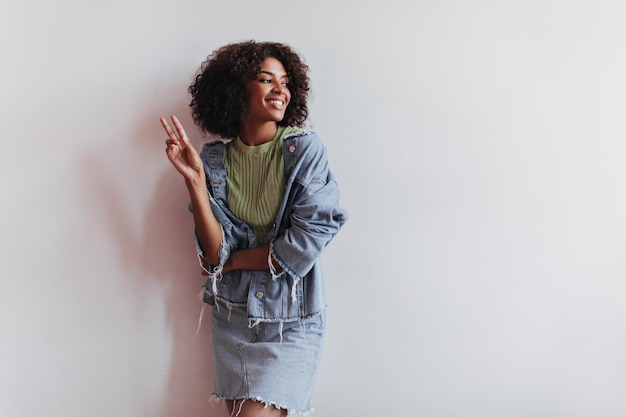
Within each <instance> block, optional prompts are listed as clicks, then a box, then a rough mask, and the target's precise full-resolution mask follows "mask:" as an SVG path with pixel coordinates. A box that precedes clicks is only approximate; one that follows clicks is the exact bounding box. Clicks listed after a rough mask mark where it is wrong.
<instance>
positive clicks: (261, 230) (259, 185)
mask: <svg viewBox="0 0 626 417" xmlns="http://www.w3.org/2000/svg"><path fill="white" fill-rule="evenodd" d="M298 130H300V129H299V128H297V127H290V126H288V127H284V126H278V131H277V132H276V135H275V136H274V138H273V139H272V140H271V141H269V142H266V143H263V144H261V145H257V146H248V145H246V144H245V143H243V141H242V140H241V138H239V137H237V138H236V139H234V140H232V141H230V142H228V143H227V144H226V152H225V154H224V165H225V167H226V184H227V193H228V209H229V210H230V211H231V212H232V213H233V214H234V215H235V216H237V217H238V218H240V219H241V220H243V221H245V222H246V223H248V224H249V225H250V226H251V227H252V229H253V230H254V233H255V234H256V237H257V239H258V241H259V242H261V241H263V239H265V236H266V235H267V234H268V233H269V231H270V230H271V229H272V226H273V224H274V220H275V218H276V215H277V214H278V209H279V208H280V203H281V202H282V198H283V194H284V193H285V186H286V178H285V167H284V163H283V152H282V145H283V138H284V137H285V136H286V135H288V134H290V133H293V132H297V131H298Z"/></svg>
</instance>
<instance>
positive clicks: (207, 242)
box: [185, 177, 222, 265]
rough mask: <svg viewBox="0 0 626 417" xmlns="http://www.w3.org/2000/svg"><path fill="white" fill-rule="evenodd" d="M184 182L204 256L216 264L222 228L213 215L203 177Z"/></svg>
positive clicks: (217, 262)
mask: <svg viewBox="0 0 626 417" xmlns="http://www.w3.org/2000/svg"><path fill="white" fill-rule="evenodd" d="M185 184H186V185H187V189H188V191H189V197H190V198H191V207H192V210H193V220H194V223H195V228H196V236H197V237H198V242H199V243H200V247H201V248H202V252H203V254H204V257H205V258H206V259H207V260H208V261H209V263H211V264H212V265H218V264H219V250H220V246H221V244H222V229H221V227H220V224H219V222H218V221H217V219H216V218H215V216H214V215H213V210H211V203H210V202H209V197H208V195H207V190H206V183H205V180H204V177H201V178H199V179H198V180H197V181H188V180H186V181H185Z"/></svg>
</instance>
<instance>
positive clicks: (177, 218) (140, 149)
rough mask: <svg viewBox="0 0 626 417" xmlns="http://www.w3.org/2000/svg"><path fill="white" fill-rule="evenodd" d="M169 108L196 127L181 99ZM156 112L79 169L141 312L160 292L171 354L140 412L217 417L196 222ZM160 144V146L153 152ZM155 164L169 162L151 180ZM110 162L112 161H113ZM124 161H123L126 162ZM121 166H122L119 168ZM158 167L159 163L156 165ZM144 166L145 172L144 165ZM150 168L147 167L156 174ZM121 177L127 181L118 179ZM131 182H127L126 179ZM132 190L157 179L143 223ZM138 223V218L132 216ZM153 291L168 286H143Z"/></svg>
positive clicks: (220, 412) (219, 409) (220, 410)
mask: <svg viewBox="0 0 626 417" xmlns="http://www.w3.org/2000/svg"><path fill="white" fill-rule="evenodd" d="M174 113H175V114H177V115H181V116H182V117H180V119H181V121H182V122H183V123H184V125H185V126H187V128H188V129H190V128H192V127H193V124H192V121H191V118H190V117H189V116H187V117H185V115H188V113H189V110H188V107H187V105H186V103H184V104H180V105H178V106H176V107H175V108H174ZM159 116H160V115H159V114H158V113H153V114H149V119H148V118H146V117H144V118H143V124H142V125H139V126H137V130H136V132H135V134H134V135H133V136H134V137H132V138H130V140H129V142H130V143H129V144H128V147H126V148H125V152H128V153H129V155H125V156H123V157H122V158H120V157H119V155H118V154H119V148H116V146H115V144H114V145H112V146H111V147H110V148H107V149H105V150H103V151H101V152H98V153H97V154H94V155H92V156H91V157H88V158H87V160H86V161H84V163H85V167H88V169H84V170H83V172H86V173H87V175H84V181H85V182H87V184H86V185H87V187H88V189H89V190H97V192H91V193H90V198H95V199H97V201H92V202H91V203H90V207H92V208H93V209H94V211H95V212H94V213H93V215H94V217H95V218H96V219H97V221H99V222H100V223H101V224H102V225H103V226H104V227H106V229H107V231H108V233H109V234H110V238H111V239H114V241H115V243H116V245H117V247H118V248H119V253H118V256H119V259H120V263H121V264H123V265H124V268H125V269H126V270H127V272H128V273H127V276H128V277H132V280H131V281H132V282H129V286H131V287H132V290H133V293H134V294H135V302H136V305H137V308H138V309H139V313H141V312H143V310H144V306H145V305H146V304H147V301H148V300H147V299H146V297H150V296H153V294H155V293H156V294H163V296H164V297H165V299H164V300H163V304H164V305H165V314H166V320H167V323H166V325H167V329H166V330H167V331H168V333H169V334H170V335H171V346H172V347H171V358H170V361H169V369H166V370H156V371H155V373H158V374H161V373H162V372H165V373H166V375H167V377H166V378H164V379H165V380H166V385H165V387H164V391H163V394H162V397H161V401H160V402H159V403H155V404H152V405H150V406H149V407H147V409H146V410H145V413H144V416H145V417H155V416H156V417H171V416H177V417H187V416H189V417H192V416H194V417H195V416H207V417H221V416H223V415H225V412H224V411H223V407H222V406H220V405H217V404H216V405H213V404H212V403H210V401H209V400H210V396H211V393H212V390H213V381H212V363H211V347H210V322H211V320H210V309H208V308H207V309H206V310H205V314H204V321H203V323H202V328H201V331H200V333H199V334H197V335H196V326H197V323H198V318H199V314H200V309H201V307H202V303H201V302H200V301H199V296H198V294H199V290H200V286H201V285H202V283H203V282H204V278H203V277H202V276H201V274H200V268H199V266H198V263H197V259H196V256H195V247H194V244H193V235H192V233H193V219H192V216H191V214H190V213H189V212H188V211H187V204H188V201H189V197H188V195H187V192H186V189H185V187H184V183H183V180H182V177H181V176H180V174H178V173H177V172H176V170H175V169H174V168H173V167H172V166H171V165H170V163H169V161H168V160H167V157H166V155H165V133H164V132H163V130H162V128H161V126H160V124H159V120H158V117H159ZM157 149H158V150H157ZM157 155H158V158H160V161H156V162H157V163H158V164H160V163H161V162H162V164H163V165H162V166H164V167H167V169H166V170H165V171H163V170H161V169H159V170H158V172H161V173H162V174H161V177H160V178H159V179H158V180H157V181H154V179H153V178H148V177H146V176H147V175H150V172H151V170H150V169H149V167H151V166H155V158H156V157H157ZM112 161H113V162H112ZM125 161H127V162H125ZM120 163H121V164H125V165H126V166H120ZM156 166H161V165H156ZM146 167H148V169H146ZM154 171H155V170H152V172H154ZM120 172H121V173H126V174H128V173H132V175H131V176H133V177H134V178H121V179H118V180H117V181H115V180H113V181H112V178H113V179H115V178H116V176H118V177H119V175H120V174H119V173H120ZM121 182H124V183H123V184H121ZM129 183H130V184H129ZM132 183H135V184H134V186H135V187H142V184H143V187H146V184H156V186H155V187H154V190H155V191H154V194H153V196H152V198H151V199H149V200H148V201H147V203H145V204H143V207H144V208H145V212H144V213H142V220H141V221H142V222H143V224H142V227H141V228H138V227H136V224H133V218H134V216H133V215H132V212H133V210H134V209H136V207H137V206H138V205H141V203H140V202H136V201H133V195H132V194H130V192H129V191H128V190H129V189H132V187H133V184H132ZM135 222H136V221H135ZM150 288H153V289H154V288H160V289H165V290H162V291H158V292H154V291H146V289H150Z"/></svg>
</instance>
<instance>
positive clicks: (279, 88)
mask: <svg viewBox="0 0 626 417" xmlns="http://www.w3.org/2000/svg"><path fill="white" fill-rule="evenodd" d="M272 86H273V87H272V91H273V92H275V93H282V92H283V91H284V90H285V86H284V85H283V84H282V82H281V81H280V80H278V81H274V82H273V83H272Z"/></svg>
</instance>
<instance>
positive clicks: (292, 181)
mask: <svg viewBox="0 0 626 417" xmlns="http://www.w3.org/2000/svg"><path fill="white" fill-rule="evenodd" d="M224 150H225V143H224V142H221V141H216V142H210V143H206V144H205V145H204V146H203V148H202V151H201V153H200V157H201V158H202V161H203V162H204V170H205V173H206V178H207V188H208V191H209V200H210V202H211V208H212V209H213V213H214V215H215V217H216V219H217V221H218V222H219V223H220V225H221V226H222V246H221V249H220V253H219V260H220V264H219V265H217V266H212V267H211V269H210V270H208V271H207V272H208V273H209V278H208V279H207V282H206V283H205V285H204V286H203V299H204V301H205V302H206V303H208V304H214V303H215V301H216V300H219V301H221V302H223V303H225V304H226V305H227V306H229V308H230V307H231V306H247V311H248V318H249V320H250V321H251V322H253V321H256V322H259V321H294V320H299V319H301V318H304V317H308V316H311V315H313V314H316V313H319V312H320V311H322V310H324V308H325V307H326V301H325V296H324V282H323V275H322V269H321V265H320V254H321V252H322V250H323V249H324V248H325V247H326V245H328V243H329V242H330V241H331V240H332V238H333V237H334V236H335V234H336V233H337V231H339V229H340V228H341V226H342V225H343V224H344V223H345V221H346V220H347V218H348V215H347V212H346V211H345V210H343V209H341V208H340V207H339V189H338V187H337V183H336V182H335V179H334V177H333V175H332V173H331V172H330V170H329V168H328V162H327V159H326V149H325V148H324V145H323V144H322V142H321V141H320V139H319V137H318V136H317V134H316V133H315V132H313V131H311V130H302V131H298V132H295V133H292V134H290V135H287V136H285V138H284V139H283V145H282V150H283V159H284V165H285V178H286V179H287V183H286V189H285V194H284V197H283V200H282V203H281V205H280V208H279V211H278V215H277V216H276V220H275V223H274V226H273V228H272V230H271V231H270V232H269V233H268V235H267V236H266V237H265V240H264V241H262V242H259V241H258V240H257V238H256V235H255V233H254V231H253V229H252V227H250V226H249V225H248V224H247V223H245V222H244V221H242V220H240V219H238V218H237V217H235V216H234V215H233V214H232V213H231V212H230V211H229V210H228V204H227V187H226V169H225V167H224ZM266 243H269V244H270V256H271V257H273V258H274V259H275V260H276V262H277V263H278V264H279V265H280V267H281V268H280V269H279V270H278V271H276V269H275V268H274V267H273V265H272V262H271V258H270V259H268V266H269V270H267V271H248V270H235V271H230V272H228V273H226V274H224V275H222V267H223V265H224V263H225V262H226V261H227V260H228V258H229V257H230V253H231V251H236V250H241V249H247V248H254V247H257V246H261V245H264V244H266ZM196 248H197V250H198V256H199V257H200V261H201V265H202V260H203V258H204V257H203V253H202V249H201V248H200V245H199V244H198V240H197V238H196Z"/></svg>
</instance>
